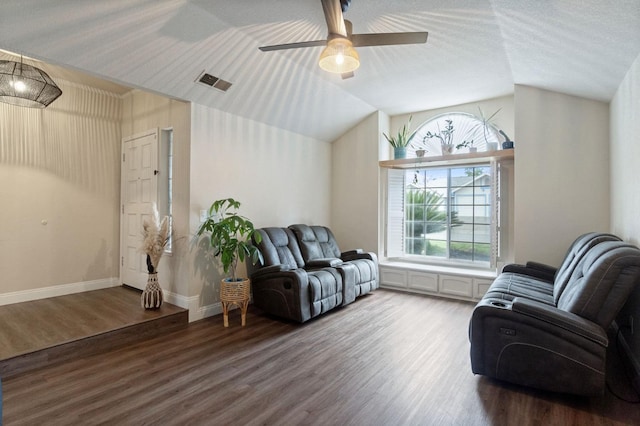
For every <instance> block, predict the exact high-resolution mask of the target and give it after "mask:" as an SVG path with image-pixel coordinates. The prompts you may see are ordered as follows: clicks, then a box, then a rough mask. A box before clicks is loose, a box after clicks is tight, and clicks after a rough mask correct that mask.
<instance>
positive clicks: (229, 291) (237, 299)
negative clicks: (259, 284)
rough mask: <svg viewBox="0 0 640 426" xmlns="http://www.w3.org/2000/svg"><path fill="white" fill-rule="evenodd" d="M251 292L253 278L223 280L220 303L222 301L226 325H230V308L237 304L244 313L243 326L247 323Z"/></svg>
mask: <svg viewBox="0 0 640 426" xmlns="http://www.w3.org/2000/svg"><path fill="white" fill-rule="evenodd" d="M250 293H251V280H249V279H244V280H242V281H227V280H222V282H221V284H220V303H222V315H223V317H224V326H225V327H229V308H230V307H231V306H233V305H236V306H237V307H238V308H240V311H241V314H242V326H243V327H244V326H245V324H246V323H247V308H248V307H249V298H250Z"/></svg>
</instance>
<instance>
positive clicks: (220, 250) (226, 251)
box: [196, 198, 264, 281]
mask: <svg viewBox="0 0 640 426" xmlns="http://www.w3.org/2000/svg"><path fill="white" fill-rule="evenodd" d="M239 208H240V202H239V201H236V200H234V199H233V198H226V199H222V200H217V201H214V202H213V204H212V205H211V207H209V210H208V217H207V219H206V220H205V221H204V222H203V223H202V224H201V225H200V228H198V231H197V232H196V236H197V237H200V236H201V235H203V234H208V235H209V242H210V244H211V248H212V249H213V250H214V256H215V257H218V256H219V257H220V262H221V263H222V268H223V270H224V273H225V274H228V273H229V270H231V280H232V281H238V279H237V277H236V268H237V266H238V261H240V262H244V260H245V259H248V260H250V261H251V262H252V263H253V264H255V263H257V262H260V263H263V262H264V259H263V257H262V253H260V250H258V248H257V247H256V246H254V245H253V244H251V238H253V240H254V241H255V242H256V243H260V241H262V237H261V236H260V234H259V233H257V232H256V230H255V229H254V226H253V223H252V222H251V221H250V220H249V219H247V218H246V217H244V216H240V215H239V214H238V213H237V211H238V209H239ZM229 210H232V211H229Z"/></svg>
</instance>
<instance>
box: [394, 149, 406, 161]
mask: <svg viewBox="0 0 640 426" xmlns="http://www.w3.org/2000/svg"><path fill="white" fill-rule="evenodd" d="M393 158H394V159H396V160H400V159H402V158H407V147H404V146H398V147H395V148H393Z"/></svg>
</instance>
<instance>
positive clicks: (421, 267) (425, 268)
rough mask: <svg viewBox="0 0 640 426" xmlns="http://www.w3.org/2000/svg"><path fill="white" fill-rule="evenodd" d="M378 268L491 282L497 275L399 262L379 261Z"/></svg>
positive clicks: (458, 268)
mask: <svg viewBox="0 0 640 426" xmlns="http://www.w3.org/2000/svg"><path fill="white" fill-rule="evenodd" d="M379 264H380V266H383V267H386V268H397V269H403V270H412V271H420V272H431V273H435V274H445V275H459V276H464V277H471V278H484V279H490V280H493V279H495V278H496V276H497V275H498V274H497V273H496V271H493V270H486V269H473V268H464V267H459V266H443V265H427V264H423V263H412V262H403V261H401V260H390V259H385V260H380V262H379Z"/></svg>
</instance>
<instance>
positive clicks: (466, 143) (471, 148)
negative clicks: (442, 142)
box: [456, 139, 478, 152]
mask: <svg viewBox="0 0 640 426" xmlns="http://www.w3.org/2000/svg"><path fill="white" fill-rule="evenodd" d="M460 148H469V152H477V151H478V148H477V147H475V146H473V139H471V140H470V141H467V140H465V141H462V142H460V143H459V144H458V145H456V149H460Z"/></svg>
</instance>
